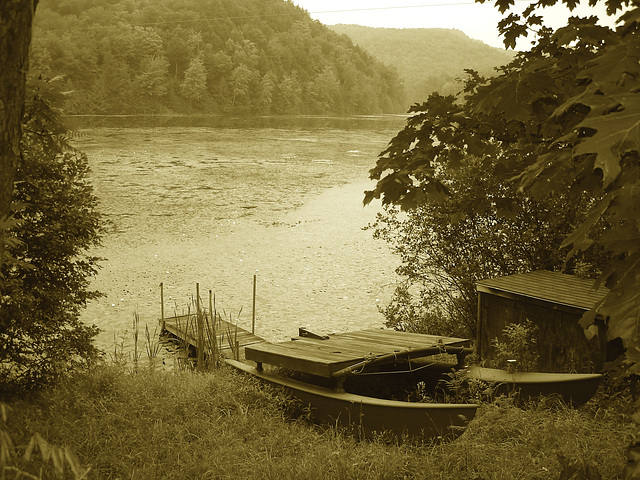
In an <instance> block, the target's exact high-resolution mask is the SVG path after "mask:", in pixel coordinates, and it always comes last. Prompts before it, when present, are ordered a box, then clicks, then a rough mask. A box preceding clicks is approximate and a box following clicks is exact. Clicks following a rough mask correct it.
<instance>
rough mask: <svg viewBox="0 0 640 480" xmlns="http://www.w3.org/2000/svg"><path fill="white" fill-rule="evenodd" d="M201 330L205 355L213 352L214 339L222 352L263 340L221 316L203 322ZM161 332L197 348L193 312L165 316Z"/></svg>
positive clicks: (196, 333)
mask: <svg viewBox="0 0 640 480" xmlns="http://www.w3.org/2000/svg"><path fill="white" fill-rule="evenodd" d="M202 330H203V332H202V333H203V342H202V345H203V346H204V354H205V355H211V354H212V353H213V352H212V347H213V341H214V339H215V342H216V346H217V348H218V349H219V351H220V352H221V353H223V354H225V352H226V353H228V352H232V351H235V348H236V346H237V347H238V348H240V349H242V348H244V347H246V346H247V345H254V344H256V343H260V342H264V339H262V338H260V337H258V336H256V335H253V334H252V333H251V332H249V331H247V330H245V329H244V328H242V327H238V326H237V325H233V324H231V323H229V322H227V321H226V320H223V319H221V318H218V319H217V321H216V322H215V325H212V324H211V323H210V322H204V324H203V329H202ZM163 334H169V335H171V336H173V337H175V338H177V339H179V340H180V341H182V342H185V343H186V344H188V345H190V346H192V347H193V348H194V349H198V345H199V343H198V322H197V317H196V315H195V314H191V315H180V316H177V317H170V318H166V319H165V320H164V331H163Z"/></svg>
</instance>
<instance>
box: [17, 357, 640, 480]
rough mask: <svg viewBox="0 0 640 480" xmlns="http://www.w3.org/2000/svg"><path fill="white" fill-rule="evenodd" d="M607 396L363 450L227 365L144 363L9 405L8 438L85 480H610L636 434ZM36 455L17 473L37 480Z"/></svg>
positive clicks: (500, 413)
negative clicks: (36, 446) (433, 438)
mask: <svg viewBox="0 0 640 480" xmlns="http://www.w3.org/2000/svg"><path fill="white" fill-rule="evenodd" d="M603 400H604V399H603V398H600V399H594V400H592V401H591V402H590V403H589V404H587V405H586V406H584V407H582V408H580V409H577V410H576V409H570V408H566V407H561V406H555V407H551V406H548V407H544V406H537V407H532V408H529V409H525V410H523V409H519V408H516V407H513V406H511V405H509V404H508V402H496V403H494V404H489V405H484V406H483V407H482V408H481V409H480V410H479V412H478V415H477V416H476V418H475V419H474V420H473V421H472V422H471V424H470V425H469V428H468V429H467V431H466V432H465V433H464V434H463V435H462V436H461V437H460V438H459V439H458V440H456V441H454V442H451V443H445V444H402V445H398V444H397V443H395V442H385V441H384V439H380V440H379V441H374V442H359V441H357V439H354V438H350V437H346V436H343V435H342V434H340V433H339V432H336V431H335V430H332V429H321V428H320V427H316V426H312V425H309V424H308V423H307V422H306V421H305V420H304V415H303V414H304V412H303V411H302V410H301V409H300V408H299V406H297V405H295V404H293V403H291V402H290V401H289V400H287V399H286V398H285V397H283V396H281V395H280V394H279V393H278V392H277V391H275V390H273V389H269V388H265V387H263V386H262V385H259V384H257V383H256V382H255V381H253V379H251V378H247V377H244V376H240V375H238V374H236V373H235V372H232V371H231V370H230V369H228V368H222V369H220V370H215V371H213V372H209V373H201V374H197V373H193V372H190V371H182V370H179V369H175V370H173V371H171V372H166V371H163V370H161V369H158V368H153V367H151V366H150V365H147V363H146V361H145V362H142V363H141V364H140V365H138V371H137V373H134V372H133V371H132V365H131V364H120V365H117V364H109V365H101V366H98V367H96V368H94V369H93V370H92V371H91V372H89V373H84V374H79V375H77V376H75V377H74V378H73V379H71V380H69V381H67V382H65V383H64V384H62V385H60V386H58V387H56V388H54V389H52V390H50V391H47V392H45V393H44V394H42V395H41V396H40V397H38V398H37V399H32V400H30V401H27V400H18V401H14V402H12V403H11V404H10V406H11V408H12V411H11V412H10V417H9V421H8V431H9V433H10V435H11V436H12V437H13V440H14V443H15V444H16V445H26V443H27V442H28V438H29V437H30V436H31V435H33V434H35V433H36V432H37V433H39V434H40V435H42V436H43V437H44V438H46V439H47V440H48V441H49V442H51V443H53V444H57V445H66V446H68V447H69V448H70V449H72V450H73V451H74V452H75V453H76V454H77V455H78V458H79V460H80V462H81V463H82V464H83V465H84V466H85V467H90V468H91V470H90V473H89V475H88V477H87V478H91V479H117V478H130V479H150V478H166V479H172V478H176V479H178V478H179V479H205V478H220V479H226V478H229V479H231V478H234V479H236V478H240V479H244V478H247V479H249V478H252V479H253V478H255V479H278V480H284V479H314V480H315V479H335V478H343V479H382V478H389V479H391V478H394V479H396V478H409V479H412V478H416V479H418V478H419V479H456V480H458V479H483V480H489V479H553V480H557V479H568V478H574V477H571V476H570V475H569V473H570V471H571V470H570V469H571V468H575V469H577V470H576V472H580V471H585V472H586V471H587V470H586V469H594V470H592V471H593V472H595V471H597V472H598V473H599V475H601V477H595V476H580V477H578V478H602V479H604V480H607V479H614V478H618V476H619V475H620V474H621V473H622V469H623V468H624V465H625V463H626V451H625V448H626V445H627V444H628V442H629V441H630V440H631V437H632V435H633V434H634V433H636V432H637V426H636V425H634V424H633V422H632V421H631V419H630V418H629V417H628V416H625V411H624V409H623V408H622V407H621V405H624V402H618V403H616V402H613V403H611V402H609V404H605V403H603ZM301 414H302V418H301V417H300V415H301ZM34 458H35V461H33V462H31V463H28V464H25V463H20V464H19V466H21V467H22V468H24V469H26V470H28V471H30V472H32V473H34V474H36V475H37V472H38V469H39V468H40V466H41V465H40V463H39V460H38V459H39V458H40V457H39V456H38V455H34ZM47 472H48V470H46V469H45V470H44V476H43V478H49V476H48V473H47ZM563 472H564V473H563ZM563 475H564V476H563ZM69 478H72V477H69Z"/></svg>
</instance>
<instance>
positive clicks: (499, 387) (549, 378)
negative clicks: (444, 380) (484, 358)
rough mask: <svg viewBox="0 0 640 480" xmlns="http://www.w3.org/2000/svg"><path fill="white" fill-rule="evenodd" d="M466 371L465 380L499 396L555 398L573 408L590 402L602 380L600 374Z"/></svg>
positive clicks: (524, 398)
mask: <svg viewBox="0 0 640 480" xmlns="http://www.w3.org/2000/svg"><path fill="white" fill-rule="evenodd" d="M465 371H466V376H467V377H468V378H471V379H474V380H481V381H483V382H488V383H491V384H494V385H495V387H496V393H498V394H513V395H516V396H517V397H518V399H519V400H520V401H528V400H533V399H536V398H539V397H540V396H542V395H558V396H560V398H562V400H564V401H565V402H566V403H568V404H570V405H573V406H579V405H582V404H584V403H586V402H587V401H589V399H590V398H591V397H593V395H594V394H595V393H596V390H597V389H598V386H599V385H600V381H601V380H602V375H601V374H599V373H541V372H508V371H506V370H499V369H496V368H485V367H475V366H474V367H468V368H466V369H465Z"/></svg>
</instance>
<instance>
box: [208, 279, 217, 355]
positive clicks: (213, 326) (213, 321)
mask: <svg viewBox="0 0 640 480" xmlns="http://www.w3.org/2000/svg"><path fill="white" fill-rule="evenodd" d="M212 297H213V292H212V291H211V290H209V316H210V317H211V336H212V337H213V338H212V339H211V340H212V342H213V345H212V346H211V348H212V349H213V364H214V365H217V362H218V349H217V345H218V341H217V334H216V315H215V312H214V311H213V300H212Z"/></svg>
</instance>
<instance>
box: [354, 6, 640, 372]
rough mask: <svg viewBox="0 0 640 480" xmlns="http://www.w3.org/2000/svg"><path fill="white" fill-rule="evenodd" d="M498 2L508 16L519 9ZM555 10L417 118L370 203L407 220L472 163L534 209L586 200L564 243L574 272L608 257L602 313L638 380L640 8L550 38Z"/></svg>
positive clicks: (519, 31)
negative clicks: (525, 44) (598, 254)
mask: <svg viewBox="0 0 640 480" xmlns="http://www.w3.org/2000/svg"><path fill="white" fill-rule="evenodd" d="M495 3H496V6H497V8H499V9H500V11H501V12H502V13H507V12H508V10H509V8H510V7H511V6H512V5H513V4H514V2H513V1H512V0H497V1H496V2H495ZM556 3H560V2H558V1H556V0H541V1H539V2H535V3H533V4H531V5H530V6H529V7H527V8H526V9H525V11H524V12H523V14H522V15H518V14H515V13H509V14H508V15H506V16H505V18H504V19H503V20H502V21H501V22H500V25H499V28H500V31H501V33H502V34H503V35H504V41H505V45H507V46H512V47H513V46H514V45H515V40H516V38H518V36H520V35H523V34H525V33H526V32H528V31H530V30H532V29H535V31H536V33H537V40H536V43H535V45H534V46H533V47H532V48H531V50H530V51H526V52H522V53H519V54H518V55H517V56H516V58H515V59H514V61H513V62H511V63H510V64H509V65H507V66H505V67H503V68H502V69H501V71H500V72H499V75H497V76H495V77H493V78H488V79H486V78H482V77H480V76H478V75H477V74H475V73H473V72H471V78H470V80H469V81H468V82H467V85H466V89H465V91H464V92H463V94H462V95H461V98H460V101H454V100H453V99H451V98H448V97H441V96H438V95H433V96H431V97H430V98H429V99H428V100H427V101H426V102H425V103H423V104H421V105H414V106H413V107H412V109H411V113H412V116H411V117H410V118H409V120H408V121H407V125H406V127H405V128H404V130H402V131H401V132H399V133H398V135H397V136H396V137H395V138H394V139H393V140H392V141H391V143H390V145H389V148H388V149H387V150H386V151H385V152H383V153H382V154H381V156H380V158H379V160H378V162H377V164H376V166H375V167H374V168H373V169H372V170H371V177H372V178H373V179H376V180H378V182H377V185H376V187H375V189H374V190H373V191H371V192H367V193H366V196H365V202H369V201H371V199H373V198H376V197H378V198H382V201H383V203H385V204H397V205H400V206H401V207H402V208H404V209H411V208H414V207H416V206H418V205H422V204H425V203H432V202H438V201H441V200H442V199H444V198H446V196H447V195H448V194H449V192H450V188H449V186H448V185H447V184H446V182H443V181H442V180H441V179H440V178H438V172H439V171H440V170H442V169H448V170H455V169H457V168H459V166H460V165H461V163H463V162H464V161H465V159H466V158H468V157H470V156H473V157H476V158H479V159H493V160H494V162H492V166H491V170H490V172H489V173H490V175H492V176H495V177H496V178H499V179H501V180H502V181H504V182H515V185H516V187H517V188H518V190H519V191H521V192H526V194H527V195H529V196H531V197H532V198H533V199H541V198H544V197H546V196H548V195H549V194H554V195H562V196H565V197H566V198H567V201H568V202H570V201H572V199H578V198H582V197H583V196H584V195H585V194H587V195H588V196H589V197H590V198H591V199H592V202H591V203H590V204H589V205H588V206H589V209H588V212H587V215H586V217H585V218H584V219H583V220H582V221H580V222H579V223H578V224H575V225H572V227H573V228H572V231H571V232H570V233H569V234H568V235H567V236H566V237H565V239H564V241H563V243H562V247H568V248H569V251H568V253H567V256H566V261H570V260H571V259H572V258H574V256H575V255H577V254H578V253H579V252H584V251H586V250H588V249H589V248H590V247H592V246H594V245H595V246H597V247H598V248H600V249H602V251H603V252H604V253H605V254H606V255H607V256H608V261H607V264H606V266H605V268H604V271H603V273H602V275H601V276H600V279H601V282H602V283H604V284H605V285H606V286H607V287H609V288H610V289H611V294H610V295H609V296H607V298H606V299H605V300H604V301H603V303H602V304H600V305H597V307H596V308H597V310H598V311H599V312H600V313H602V314H604V315H607V316H610V324H609V327H610V328H609V335H610V336H611V337H612V338H613V337H617V336H619V337H621V338H622V339H623V341H624V342H625V346H626V347H627V361H628V362H629V363H633V362H635V363H636V368H638V369H640V338H639V331H640V328H639V326H640V217H639V215H640V214H639V213H638V209H637V207H636V206H637V205H638V204H639V202H640V142H639V140H638V138H639V137H638V134H639V133H640V131H639V125H640V41H639V39H640V7H639V6H638V5H637V4H635V3H633V4H630V5H629V8H628V9H627V10H626V11H625V12H624V13H621V10H622V6H623V5H626V2H621V1H618V0H609V1H606V2H605V3H606V5H607V9H608V13H609V14H611V15H613V14H617V15H619V22H618V24H619V27H618V28H617V29H615V30H613V29H610V28H607V27H603V26H600V25H598V23H597V20H598V19H597V17H595V16H591V17H588V18H578V17H572V18H570V19H569V21H568V24H567V25H566V26H565V27H562V28H559V29H558V30H555V31H553V30H551V29H549V28H546V27H545V26H544V25H542V18H541V17H540V16H539V15H538V12H539V11H540V9H541V8H543V7H545V6H551V5H555V4H556ZM562 3H564V4H565V5H567V6H568V7H569V8H574V7H575V5H576V3H577V2H575V1H574V0H563V1H562ZM590 3H591V4H592V5H593V4H595V3H596V2H595V0H594V1H592V2H590ZM489 203H490V205H491V206H494V207H495V208H497V209H498V210H499V212H500V214H501V215H503V216H510V215H511V216H513V215H517V214H518V212H519V211H521V207H520V206H519V205H518V201H517V199H516V198H513V199H511V200H509V199H508V198H507V199H505V200H504V201H501V203H500V204H497V203H496V202H494V201H492V200H491V199H489ZM474 208H475V209H476V210H480V211H482V210H483V209H486V208H487V204H486V203H484V202H479V203H478V204H477V205H475V207H474ZM594 310H595V309H594ZM593 314H594V312H591V316H589V315H587V316H586V317H585V318H584V319H583V322H584V325H588V324H590V323H591V321H592V318H593Z"/></svg>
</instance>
